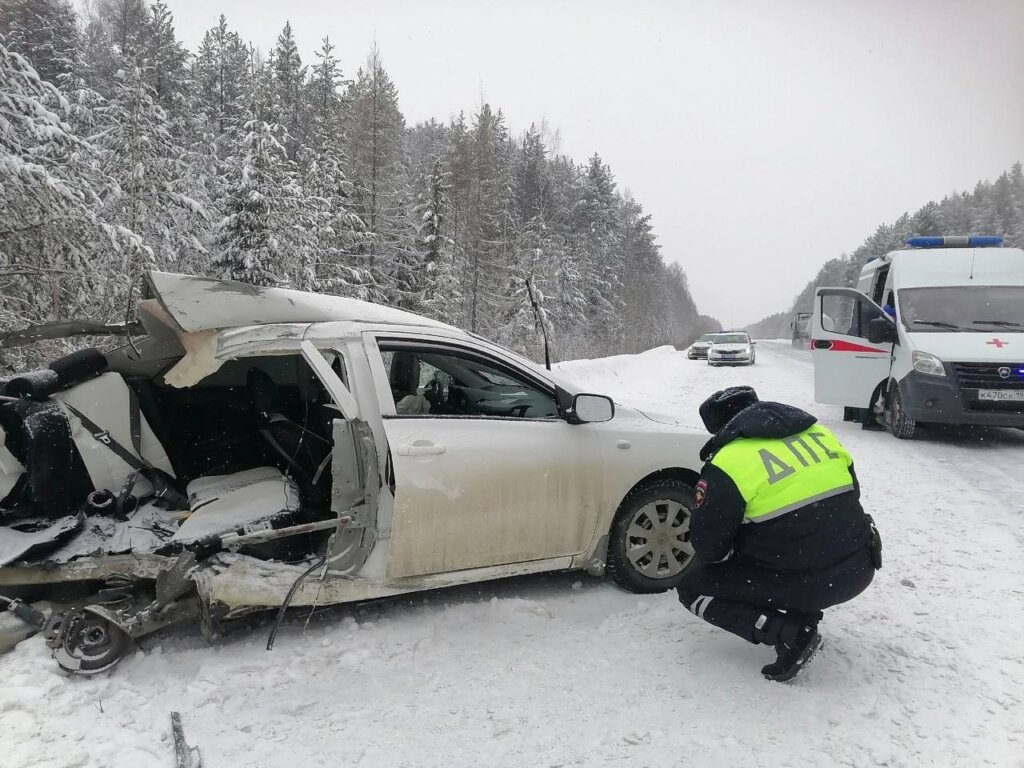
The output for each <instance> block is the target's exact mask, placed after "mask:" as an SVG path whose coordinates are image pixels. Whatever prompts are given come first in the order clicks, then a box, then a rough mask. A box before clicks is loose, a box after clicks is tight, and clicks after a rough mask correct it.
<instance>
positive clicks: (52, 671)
mask: <svg viewBox="0 0 1024 768" xmlns="http://www.w3.org/2000/svg"><path fill="white" fill-rule="evenodd" d="M562 368H563V369H564V370H565V371H566V372H567V373H568V374H570V375H571V376H572V377H573V378H575V379H577V380H580V381H581V382H585V383H586V384H587V385H588V387H589V388H590V389H592V390H594V391H605V392H607V393H609V394H612V395H614V396H615V397H616V398H617V399H619V400H621V401H623V402H627V403H628V402H637V403H641V402H642V403H645V404H647V405H648V406H649V407H653V408H656V409H657V410H661V411H672V412H680V413H685V414H687V415H688V416H689V417H690V418H691V419H693V420H694V422H695V423H696V419H697V417H696V406H697V404H698V403H699V402H700V401H701V399H703V398H704V397H705V396H706V395H707V394H709V393H710V392H711V391H713V390H715V389H717V388H719V387H722V386H727V385H730V384H737V383H751V384H753V385H755V386H756V387H757V388H758V391H759V392H760V394H761V395H762V397H763V398H765V399H777V400H784V401H787V402H791V403H794V404H796V405H799V406H802V407H805V408H807V409H808V410H811V411H812V412H814V413H815V414H817V415H818V416H819V417H820V418H821V419H822V421H824V422H825V423H826V424H828V425H829V426H830V427H832V428H833V429H834V430H835V431H836V433H837V434H838V435H839V437H840V439H841V440H843V442H844V443H845V444H846V445H847V447H848V448H849V449H850V450H851V451H852V453H853V454H854V456H855V458H856V462H857V470H858V474H859V475H860V478H861V482H862V484H863V487H864V496H865V503H866V506H867V507H868V508H869V509H870V511H871V512H872V513H873V514H874V516H875V519H876V520H877V521H878V523H879V526H880V528H881V531H882V534H883V537H884V540H885V558H886V562H885V568H884V570H882V571H881V572H880V573H879V574H878V576H877V578H876V579H875V583H874V584H873V585H872V587H871V589H870V590H869V591H868V592H866V593H865V594H864V595H862V596H861V597H860V598H858V599H857V600H856V601H854V602H852V603H850V604H848V605H843V606H839V607H837V608H835V609H833V610H832V611H829V612H828V613H826V617H825V621H824V622H823V624H822V634H823V635H824V636H825V638H826V646H825V648H824V649H823V650H822V652H821V653H820V654H819V656H818V657H817V658H816V659H815V661H814V663H813V664H812V665H811V666H810V667H809V668H808V669H807V670H806V672H805V673H804V674H803V675H801V677H799V678H798V679H797V680H796V681H794V682H793V683H792V684H788V685H782V684H778V683H770V682H767V681H765V680H763V679H762V678H761V676H760V675H759V673H758V670H759V669H760V667H761V665H762V664H764V663H765V662H766V661H767V660H769V656H770V652H769V651H768V650H767V649H765V648H763V647H754V646H750V645H747V644H745V643H743V642H742V641H740V640H738V639H736V638H734V637H732V636H730V635H726V634H725V633H722V632H719V631H716V630H714V629H713V628H711V627H709V626H707V625H705V624H703V623H702V622H700V621H698V620H697V619H696V618H695V617H693V616H691V615H690V614H688V613H686V612H685V611H684V610H683V609H682V607H681V606H680V605H679V604H678V602H677V601H676V599H675V596H674V595H673V594H665V595H655V596H647V597H637V596H634V595H629V594H626V593H624V592H621V591H619V590H618V589H616V588H615V587H613V586H612V585H611V584H609V583H605V582H603V581H601V580H597V579H593V578H590V577H587V576H584V575H581V574H568V575H566V574H559V575H550V576H542V577H533V578H523V579H515V580H510V581H505V582H500V583H494V584H488V585H482V586H480V585H478V586H474V587H470V588H461V589H457V590H449V591H447V592H437V593H431V594H427V595H417V596H413V597H411V598H402V599H395V600H391V601H385V602H378V603H375V604H371V605H366V606H361V607H358V608H345V609H332V610H330V611H327V612H324V613H322V614H319V615H317V616H315V617H314V618H313V619H312V621H310V622H309V624H308V625H307V626H305V628H304V627H303V618H304V617H298V616H297V617H295V619H294V620H293V621H292V622H291V623H289V624H286V626H285V627H284V629H283V630H282V633H281V635H279V637H278V640H277V644H276V646H275V649H274V651H273V652H272V653H267V652H266V651H265V650H264V649H263V645H264V642H265V639H266V628H265V627H259V628H256V629H253V630H249V631H242V632H236V633H235V634H233V635H232V636H230V637H227V638H224V639H222V640H221V641H220V642H219V644H218V645H217V646H216V647H212V648H210V647H207V646H206V645H205V644H203V643H202V641H200V640H199V639H198V638H196V637H193V636H181V635H178V636H174V637H171V638H165V639H164V640H162V641H161V642H160V643H159V644H156V645H155V646H154V645H150V646H148V647H146V648H145V649H144V650H143V651H140V652H138V653H137V654H136V655H135V656H134V657H133V658H130V659H126V660H125V661H124V662H123V663H122V664H121V665H120V666H119V667H117V668H116V669H115V670H114V671H113V672H112V673H111V674H109V675H104V676H100V677H97V678H84V679H80V678H67V677H65V676H64V675H63V674H61V673H60V671H59V670H58V668H57V666H56V664H54V663H53V661H51V660H50V658H49V653H48V651H47V650H46V648H45V647H44V646H43V644H42V642H41V641H39V640H38V639H32V640H29V641H27V642H25V643H23V644H22V645H21V646H19V647H18V648H17V649H16V650H15V651H14V652H13V653H11V654H9V655H7V656H6V657H2V658H0V737H2V746H0V765H2V766H11V767H12V768H13V767H14V766H19V767H21V766H90V767H91V766H104V767H105V766H130V767H131V768H146V767H148V766H163V767H167V766H172V765H173V764H174V761H173V756H172V743H171V740H170V733H169V725H170V718H169V713H170V712H171V711H172V710H177V711H180V712H182V713H183V721H184V725H185V731H186V736H187V738H188V740H189V742H190V743H192V744H197V745H199V746H200V748H201V749H202V752H203V757H204V761H205V763H204V764H205V766H206V768H224V767H226V766H243V765H245V766H249V765H252V766H261V767H266V768H271V767H273V766H284V767H285V768H300V767H301V768H305V767H306V766H356V765H360V766H389V767H390V766H396V767H397V766H445V767H446V768H453V767H455V766H474V767H476V766H526V767H529V768H534V767H536V768H540V767H541V766H545V767H546V766H552V767H554V766H603V765H628V766H720V765H726V766H794V767H795V768H804V767H805V766H858V767H859V766H926V765H927V766H972V767H974V766H989V765H993V766H1022V765H1024V534H1022V531H1021V527H1022V525H1024V505H1022V499H1024V461H1022V460H1024V433H1021V432H1015V431H1010V430H979V431H975V432H971V433H969V434H967V435H951V434H941V433H940V434H929V435H928V436H927V437H926V438H924V439H920V440H915V441H913V442H909V443H908V442H900V441H897V440H896V439H894V438H893V437H891V436H890V435H888V434H885V433H876V432H861V431H860V430H859V428H858V427H857V426H856V425H852V424H845V423H843V422H842V420H841V415H842V414H841V411H840V409H838V408H831V407H824V406H816V405H815V404H814V403H813V397H812V391H811V366H810V361H809V359H808V357H807V355H806V354H805V353H803V352H801V351H797V350H793V349H791V348H790V347H789V346H788V345H787V344H785V343H773V342H767V343H766V342H762V343H760V344H759V345H758V365H757V366H756V367H754V368H752V369H751V368H741V369H727V368H717V369H715V368H709V367H707V366H706V365H705V364H704V363H703V362H696V361H694V362H691V361H688V360H687V359H686V357H685V355H682V354H678V353H674V352H671V351H669V350H667V349H661V350H654V351H651V352H648V353H645V354H643V355H638V356H625V357H618V358H609V359H605V360H594V361H579V362H573V363H567V364H564V365H563V366H562Z"/></svg>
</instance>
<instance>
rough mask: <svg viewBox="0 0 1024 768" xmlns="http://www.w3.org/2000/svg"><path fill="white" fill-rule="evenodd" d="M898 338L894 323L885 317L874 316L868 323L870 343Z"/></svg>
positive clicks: (889, 341) (880, 342) (892, 340)
mask: <svg viewBox="0 0 1024 768" xmlns="http://www.w3.org/2000/svg"><path fill="white" fill-rule="evenodd" d="M897 338H898V334H897V333H896V323H894V322H893V321H892V320H890V319H889V318H887V317H876V318H875V319H874V320H871V321H870V322H869V323H868V341H870V342H871V343H872V344H887V343H892V342H895V341H896V339H897Z"/></svg>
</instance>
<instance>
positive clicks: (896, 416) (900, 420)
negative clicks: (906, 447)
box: [889, 386, 917, 440]
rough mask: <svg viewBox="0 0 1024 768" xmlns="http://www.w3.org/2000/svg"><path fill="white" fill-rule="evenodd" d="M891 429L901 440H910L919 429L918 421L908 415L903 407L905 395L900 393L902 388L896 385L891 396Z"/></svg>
mask: <svg viewBox="0 0 1024 768" xmlns="http://www.w3.org/2000/svg"><path fill="white" fill-rule="evenodd" d="M889 429H890V430H892V434H893V436H894V437H898V438H899V439H900V440H910V439H911V438H913V437H914V432H915V431H917V422H916V421H914V420H913V419H912V418H910V417H909V416H907V412H906V410H904V408H903V397H902V396H901V395H900V388H899V387H898V386H894V387H893V388H892V394H891V395H890V396H889Z"/></svg>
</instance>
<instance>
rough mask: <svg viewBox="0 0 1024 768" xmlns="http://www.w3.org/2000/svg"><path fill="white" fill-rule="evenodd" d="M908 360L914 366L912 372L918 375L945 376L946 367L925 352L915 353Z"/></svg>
mask: <svg viewBox="0 0 1024 768" xmlns="http://www.w3.org/2000/svg"><path fill="white" fill-rule="evenodd" d="M910 359H911V362H912V363H913V364H914V370H915V371H917V372H918V373H925V374H927V375H929V376H945V375H946V366H944V365H943V364H942V361H941V360H940V359H939V358H937V357H936V356H935V355H930V354H928V353H927V352H917V351H915V352H914V353H913V354H911V356H910Z"/></svg>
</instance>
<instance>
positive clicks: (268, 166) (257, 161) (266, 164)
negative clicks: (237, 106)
mask: <svg viewBox="0 0 1024 768" xmlns="http://www.w3.org/2000/svg"><path fill="white" fill-rule="evenodd" d="M286 140H287V136H286V131H285V130H284V128H283V127H282V126H278V125H272V124H269V123H266V122H264V121H262V120H250V121H249V122H248V123H246V124H245V126H244V127H243V129H242V135H241V137H240V140H239V141H238V142H237V145H236V155H235V156H234V157H233V158H232V159H231V160H230V164H231V168H232V177H231V178H232V182H233V186H232V189H231V194H230V197H229V199H228V202H227V212H226V215H225V217H224V218H223V219H222V220H221V221H220V222H219V223H218V224H217V225H216V232H215V234H216V242H217V253H216V256H215V257H214V265H215V266H216V267H217V269H218V271H219V273H220V274H222V275H223V276H224V277H227V278H229V279H232V280H240V281H242V282H246V283H252V284H253V285H281V284H286V283H288V282H289V277H290V274H289V273H290V272H291V269H292V268H294V267H295V266H296V265H295V262H294V260H293V259H292V258H291V257H292V256H293V254H294V253H295V250H294V249H295V247H296V246H298V247H302V246H303V243H302V242H301V239H302V237H303V236H304V235H303V229H304V227H306V226H308V224H309V221H308V216H307V212H306V211H305V210H304V208H303V199H302V189H301V185H300V184H299V180H298V174H297V171H296V169H295V164H294V163H293V162H292V161H291V160H289V159H288V153H287V151H286V150H285V145H284V141H286Z"/></svg>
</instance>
